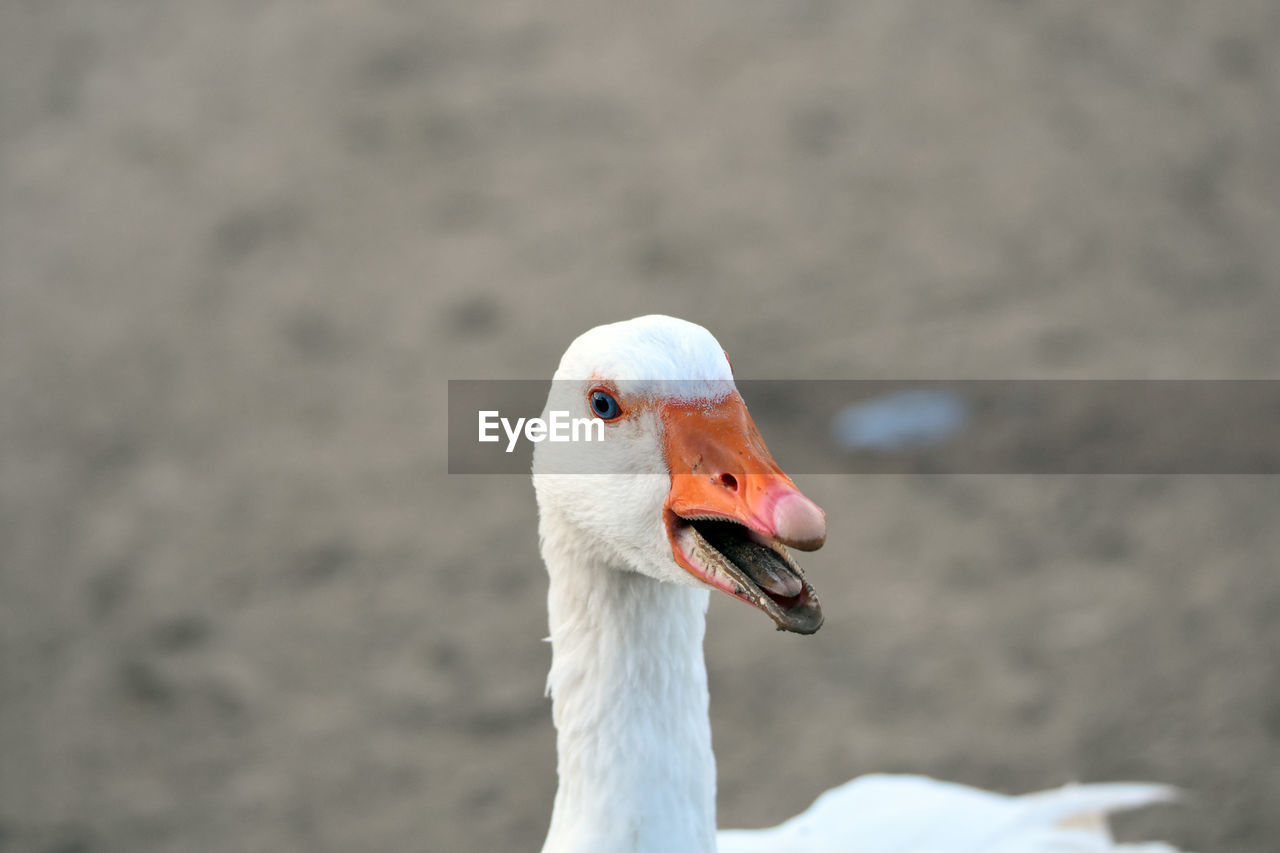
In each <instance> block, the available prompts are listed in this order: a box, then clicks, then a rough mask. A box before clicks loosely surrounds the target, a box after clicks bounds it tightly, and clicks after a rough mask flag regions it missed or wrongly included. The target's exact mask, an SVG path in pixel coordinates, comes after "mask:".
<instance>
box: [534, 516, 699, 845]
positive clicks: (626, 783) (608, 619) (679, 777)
mask: <svg viewBox="0 0 1280 853" xmlns="http://www.w3.org/2000/svg"><path fill="white" fill-rule="evenodd" d="M541 533H542V551H543V558H544V560H546V563H547V569H548V571H549V572H550V576H551V586H550V592H549V594H548V602H547V603H548V615H549V621H550V627H551V643H552V664H551V673H550V675H549V676H548V678H547V691H548V692H549V693H550V694H551V696H552V700H553V713H554V718H555V725H556V747H557V752H558V755H559V765H558V769H559V777H560V784H559V788H558V789H557V791H556V800H555V810H554V812H553V814H552V818H551V829H550V832H549V833H548V835H547V840H546V844H545V846H544V847H543V853H578V851H592V853H622V851H627V853H648V851H654V853H657V851H673V853H712V851H714V850H715V759H714V757H713V756H712V753H711V727H710V723H709V720H708V717H707V671H706V665H705V663H704V661H703V655H702V637H703V632H704V630H705V626H706V607H707V597H708V596H707V592H706V591H705V590H699V589H692V588H686V587H680V586H675V585H673V584H666V583H660V582H658V581H656V580H653V579H651V578H649V577H647V576H645V575H642V574H639V573H637V572H633V571H627V570H620V569H617V568H614V567H611V566H608V565H604V564H603V560H602V559H601V558H600V557H599V556H594V557H593V555H591V554H589V553H587V552H586V551H585V550H583V549H582V548H581V547H580V546H576V545H575V544H574V543H575V539H576V537H574V536H573V535H572V532H571V531H567V530H565V529H564V528H562V527H558V526H557V524H556V523H555V522H554V520H553V519H549V518H547V517H546V516H544V518H543V524H542V530H541Z"/></svg>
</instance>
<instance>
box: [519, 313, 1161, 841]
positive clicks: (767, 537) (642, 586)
mask: <svg viewBox="0 0 1280 853" xmlns="http://www.w3.org/2000/svg"><path fill="white" fill-rule="evenodd" d="M552 411H567V412H569V414H570V416H571V417H575V418H576V417H596V418H599V419H600V420H603V421H605V439H604V440H603V441H600V442H569V443H562V444H553V443H546V442H544V443H541V444H539V445H537V447H536V448H535V453H534V463H533V481H534V488H535V492H536V494H537V499H538V507H539V522H538V525H539V539H540V545H541V551H542V556H543V560H544V562H545V563H546V566H547V571H548V575H549V578H550V586H549V590H548V598H547V607H548V621H549V626H550V633H551V636H550V640H551V644H552V665H551V671H550V674H549V676H548V679H547V691H548V693H549V695H550V696H551V697H552V701H553V718H554V721H555V725H556V746H557V753H558V775H559V785H558V788H557V791H556V797H555V805H554V809H553V813H552V818H551V825H550V829H549V831H548V834H547V838H546V842H545V844H544V847H543V851H544V853H715V851H717V850H718V851H719V853H752V852H753V851H761V853H763V851H769V853H792V852H793V851H794V853H837V851H840V853H844V851H857V852H858V853H1015V851H1017V853H1036V851H1058V853H1095V851H1110V850H1131V851H1139V850H1141V851H1146V853H1167V851H1172V848H1170V847H1167V846H1165V845H1161V844H1155V845H1139V846H1129V847H1125V846H1119V847H1118V846H1116V845H1114V843H1113V842H1112V841H1111V837H1110V835H1109V833H1108V831H1107V826H1106V820H1105V815H1106V814H1107V813H1108V812H1112V811H1118V810H1122V809H1128V808H1134V807H1138V806H1142V805H1146V804H1149V803H1153V802H1158V801H1161V800H1165V799H1169V798H1170V797H1171V795H1172V792H1171V790H1170V789H1168V788H1165V787H1162V786H1158V785H1146V784H1138V783H1117V784H1108V785H1079V786H1068V787H1066V788H1061V789H1056V790H1053V791H1047V792H1042V793H1038V794H1031V795H1027V796H1022V797H1007V796H1004V795H1000V794H993V793H989V792H985V791H979V790H976V789H973V788H967V787H964V786H960V785H952V784H948V783H943V782H937V781H934V780H932V779H926V778H923V777H915V776H883V775H873V776H864V777H860V778H858V779H855V780H853V781H852V782H849V783H846V784H845V785H842V786H840V787H838V788H835V789H832V790H831V791H828V792H827V793H825V794H823V795H822V796H821V797H819V798H818V800H817V801H816V802H815V803H814V804H813V805H812V806H811V807H810V808H809V809H808V810H806V811H805V812H804V813H802V814H801V815H799V816H797V817H795V818H793V819H791V820H789V821H787V822H785V823H783V824H780V825H779V826H777V827H774V828H771V829H764V830H725V831H721V832H719V833H717V831H716V826H715V781H716V772H715V759H714V756H713V754H712V748H711V731H710V723H709V718H708V713H707V712H708V691H707V673H706V665H705V662H704V659H703V652H702V639H703V634H704V629H705V616H706V608H707V604H708V601H709V597H710V594H711V591H712V590H720V591H722V592H725V593H727V594H729V595H732V596H734V597H736V598H739V599H740V600H742V601H744V602H746V603H748V604H750V605H752V606H754V607H756V608H757V609H759V610H761V611H762V612H764V613H765V614H766V615H768V616H769V617H770V618H771V619H772V620H773V621H774V622H775V623H776V625H777V626H778V628H779V629H781V630H789V631H795V632H798V633H812V632H813V631H816V630H818V628H819V627H820V626H821V624H822V618H823V617H822V611H821V607H820V606H819V604H818V600H817V596H816V592H815V591H814V589H813V587H812V585H811V584H810V583H809V581H808V580H807V579H806V578H805V576H804V572H803V570H802V569H801V568H800V567H799V565H797V564H796V562H795V560H794V559H793V558H792V556H791V554H790V552H789V550H788V549H789V548H794V549H799V550H814V549H816V548H819V547H821V546H822V544H823V542H824V540H825V537H826V518H825V515H824V514H823V513H822V510H821V509H819V508H818V507H817V505H816V504H814V503H813V502H812V501H810V500H809V499H808V498H806V497H805V496H804V495H803V494H802V493H801V492H800V490H799V489H798V488H797V487H796V485H795V484H794V483H793V482H792V481H791V479H790V478H788V477H787V475H786V474H785V473H783V472H782V470H781V469H780V468H779V467H778V466H777V464H776V463H775V462H774V461H773V459H772V457H771V456H770V455H769V452H768V449H767V448H766V447H765V445H764V441H763V439H762V438H761V437H760V434H759V432H758V431H757V430H756V429H755V426H754V424H753V423H752V421H751V418H750V415H749V414H748V413H747V410H746V407H745V404H744V403H743V401H742V399H741V397H740V396H739V395H738V393H737V390H736V388H735V387H734V385H733V376H732V371H731V368H730V366H729V362H728V357H727V356H726V355H725V353H724V350H723V349H721V347H720V345H719V343H717V342H716V340H715V338H714V337H713V336H712V335H711V333H710V332H708V331H707V330H706V329H704V328H702V327H701V326H697V325H695V324H693V323H688V322H685V321H683V320H677V319H675V318H672V317H665V316H658V315H652V316H646V317H638V318H636V319H634V320H629V321H626V322H622V323H614V324H610V325H606V326H598V327H596V328H594V329H592V330H590V331H588V332H586V333H584V334H583V335H581V336H580V337H579V338H578V339H577V340H575V341H574V342H573V343H572V344H571V345H570V347H569V349H568V350H567V351H566V352H565V354H564V356H563V357H562V359H561V362H560V366H559V369H558V370H557V371H556V375H555V377H554V381H553V382H552V388H551V391H550V394H549V395H548V400H547V412H544V416H545V415H547V414H548V413H549V412H552Z"/></svg>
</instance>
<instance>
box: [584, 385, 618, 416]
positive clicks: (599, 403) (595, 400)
mask: <svg viewBox="0 0 1280 853" xmlns="http://www.w3.org/2000/svg"><path fill="white" fill-rule="evenodd" d="M587 399H589V400H590V401H591V411H592V412H593V413H595V416H596V417H598V418H599V419H600V420H602V421H612V420H615V419H617V418H618V417H619V416H620V415H621V414H622V407H621V406H619V405H618V401H617V400H615V399H614V398H613V395H612V394H610V393H609V392H608V391H605V390H604V389H603V388H593V389H591V393H590V394H588V395H587Z"/></svg>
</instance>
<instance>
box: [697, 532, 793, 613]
mask: <svg viewBox="0 0 1280 853" xmlns="http://www.w3.org/2000/svg"><path fill="white" fill-rule="evenodd" d="M698 531H699V532H700V533H701V534H702V535H703V537H704V538H705V539H706V540H707V542H708V543H709V544H710V545H711V546H712V547H713V548H715V549H716V550H717V551H719V552H720V553H721V554H724V555H725V556H726V557H727V558H729V560H730V561H732V562H733V564H734V565H735V566H737V567H738V568H740V569H742V571H743V572H745V573H746V575H747V577H749V578H751V580H752V581H753V582H754V583H755V584H756V586H758V587H760V589H762V590H764V592H765V593H767V594H768V595H769V597H770V598H774V599H779V598H781V599H790V598H795V597H796V596H798V595H800V594H801V593H802V592H804V582H803V581H801V580H800V578H799V577H797V576H796V574H795V572H793V571H791V567H790V566H788V565H787V564H786V561H784V560H783V559H782V557H780V556H779V555H778V553H777V552H776V551H774V550H773V549H772V548H769V547H767V546H765V545H762V544H760V543H759V542H756V541H755V540H754V539H749V538H747V537H745V536H743V535H741V534H742V532H743V529H742V527H741V526H740V525H737V524H727V523H720V524H700V525H699V526H698Z"/></svg>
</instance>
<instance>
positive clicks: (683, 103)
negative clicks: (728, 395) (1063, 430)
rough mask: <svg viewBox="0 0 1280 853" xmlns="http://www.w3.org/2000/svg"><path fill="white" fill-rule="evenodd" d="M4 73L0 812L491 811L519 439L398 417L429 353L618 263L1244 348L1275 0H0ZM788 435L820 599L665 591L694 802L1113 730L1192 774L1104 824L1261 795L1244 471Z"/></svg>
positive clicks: (800, 297) (477, 366)
mask: <svg viewBox="0 0 1280 853" xmlns="http://www.w3.org/2000/svg"><path fill="white" fill-rule="evenodd" d="M0 99H2V100H0V146H2V148H0V157H2V159H0V850H3V851H5V853H10V851H24V853H25V851H32V852H33V853H99V851H114V852H117V853H126V852H127V853H158V851H184V853H185V852H186V851H205V852H206V853H256V851H264V852H265V851H272V853H281V851H321V852H322V853H323V851H355V850H380V851H404V853H410V851H450V850H459V851H461V850H536V849H537V848H538V846H539V844H540V843H541V839H542V836H543V833H544V832H545V828H546V823H547V819H548V816H549V813H550V807H551V799H552V795H553V791H554V784H555V775H554V741H553V731H552V728H551V724H550V719H549V707H548V704H547V702H546V700H545V699H544V698H543V696H542V686H543V679H544V674H545V670H546V667H547V664H548V649H547V647H546V645H545V644H544V643H543V642H542V641H541V638H542V637H543V636H544V634H545V614H544V612H543V595H544V593H545V577H544V574H543V570H542V568H541V565H540V562H539V560H538V557H537V554H536V537H535V530H534V523H535V513H534V506H533V495H532V490H531V489H530V487H529V485H528V482H527V479H526V478H522V477H472V478H461V477H449V476H448V475H447V474H446V473H445V465H444V459H445V435H444V432H445V429H444V424H445V412H444V400H445V391H446V382H445V381H446V379H448V378H510V377H524V378H539V377H545V376H549V375H550V373H551V371H552V369H553V367H554V364H555V362H556V360H557V358H558V356H559V353H560V352H561V350H562V349H563V348H564V346H565V344H566V343H567V342H568V341H569V340H570V339H571V338H572V337H573V336H574V335H576V334H577V333H579V332H580V331H582V330H584V329H585V328H588V327H590V326H592V325H595V324H596V323H598V322H603V321H607V320H615V319H620V318H625V317H629V316H633V315H635V314H639V313H647V312H651V311H663V312H668V313H674V314H679V315H681V316H685V317H688V318H690V319H693V320H696V321H699V322H702V323H704V324H705V325H707V326H708V327H710V328H711V329H712V330H713V331H714V332H715V333H716V334H717V335H718V337H719V338H720V340H721V341H722V342H723V343H724V345H725V346H726V347H727V348H728V349H729V351H730V353H731V354H732V357H733V361H734V365H735V367H736V369H737V372H738V374H739V375H740V376H747V377H755V378H890V379H892V378H944V377H959V378H1008V377H1076V378H1173V377H1179V378H1222V377H1272V378H1274V377H1280V346H1277V341H1276V337H1277V328H1278V326H1280V240H1277V236H1280V110H1278V109H1277V105H1278V104H1280V6H1277V5H1276V4H1275V3H1274V2H1273V0H1232V2H1229V3H1222V4H1209V3H1196V2H1191V0H1133V2H1125V3H1108V2H1101V0H1099V2H1079V3H1070V4H1066V3H1060V2H1053V3H1051V2H1048V0H1042V2H1019V3H1013V2H991V0H988V1H987V2H958V3H949V4H936V3H926V2H923V0H915V1H911V2H903V0H859V2H856V3H836V2H832V0H788V2H770V0H734V2H728V0H709V2H692V3H690V2H681V3H675V2H666V0H657V2H652V3H645V4H630V5H626V6H609V5H608V4H600V3H578V2H572V1H571V0H547V2H541V3H524V2H515V1H514V0H494V2H486V3H475V4H469V5H468V4H456V3H455V4H444V3H411V2H404V0H385V2H366V3H339V2H322V3H300V2H269V0H268V2H237V0H224V2H213V0H199V2H196V1H195V0H193V2H187V3H158V2H133V3H125V2H102V0H97V2H89V0H47V2H34V0H13V2H6V3H4V4H2V5H0ZM748 402H750V401H748ZM1170 417H1177V413H1176V412H1171V413H1170ZM1067 440H1068V441H1069V438H1068V439H1067ZM773 449H774V451H775V455H777V456H778V457H779V459H780V460H781V461H782V462H783V463H784V465H785V463H786V460H787V448H786V447H785V446H775V447H774V448H773ZM801 485H802V486H803V487H804V488H805V489H806V491H807V492H808V493H809V494H811V495H812V496H813V497H814V498H815V499H816V500H818V501H819V503H821V504H823V505H824V506H825V507H826V509H827V511H828V514H829V516H830V518H831V519H832V524H833V531H832V535H831V537H830V542H829V544H828V546H827V547H826V548H825V549H824V550H823V551H821V552H819V553H817V554H815V555H812V557H810V558H809V559H807V560H806V563H807V565H808V567H809V569H810V575H811V577H812V578H813V579H814V580H815V582H816V584H817V585H818V588H819V589H820V591H821V594H822V599H823V603H824V605H825V609H826V612H827V625H826V627H824V628H823V630H822V631H821V632H820V633H819V634H818V635H816V636H815V637H812V638H797V637H790V636H782V635H778V634H775V632H774V631H773V630H771V625H770V624H769V623H768V621H767V620H766V619H764V618H763V617H762V616H761V615H760V614H758V613H754V612H752V611H750V610H749V609H748V608H746V607H743V606H741V605H739V604H737V603H735V602H732V601H730V600H728V599H725V600H722V601H721V600H717V601H715V602H714V603H713V606H712V609H711V613H710V617H709V618H710V625H709V633H708V641H707V654H708V661H709V669H710V677H711V685H712V713H713V717H714V720H713V724H714V731H715V736H716V744H717V754H718V759H719V764H720V813H721V823H722V825H765V824H769V823H772V822H776V821H778V820H779V819H782V818H784V817H787V816H789V815H790V814H793V813H794V812H795V811H797V810H798V809H800V808H802V807H803V806H805V805H806V804H807V803H808V802H809V800H810V799H811V798H812V797H813V796H814V795H815V794H817V793H818V792H819V791H821V790H823V789H825V788H826V787H828V786H830V785H833V784H836V783H838V782H840V781H843V780H844V779H846V778H848V777H850V776H853V775H856V774H859V773H863V772H870V771H911V772H923V773H928V774H931V775H935V776H939V777H944V778H949V779H954V780H957V781H963V782H968V783H972V784H976V785H981V786H984V787H991V788H995V789H999V790H1005V791H1022V790H1028V789H1034V788H1037V787H1041V786H1048V785H1054V784H1059V783H1061V782H1064V781H1067V780H1071V779H1082V780H1099V779H1115V778H1134V779H1152V780H1160V781H1165V782H1170V783H1174V784H1177V785H1181V786H1184V787H1185V788H1186V789H1188V791H1189V792H1191V794H1190V799H1189V800H1188V802H1187V803H1186V804H1185V805H1184V806H1181V807H1178V808H1162V809H1158V810H1153V811H1150V812H1148V813H1145V814H1142V815H1139V816H1134V817H1132V818H1129V819H1126V820H1125V821H1123V822H1122V824H1121V831H1122V834H1124V835H1125V836H1127V837H1136V836H1154V837H1161V838H1165V839H1168V840H1171V841H1174V842H1177V843H1179V844H1181V845H1184V846H1187V847H1190V848H1193V849H1197V850H1200V851H1240V853H1272V851H1275V850H1276V849H1280V809H1277V807H1276V805H1277V803H1278V802H1280V677H1278V675H1280V673H1278V668H1280V667H1278V664H1277V660H1280V619H1278V618H1277V614H1278V613H1280V573H1278V572H1277V554H1280V525H1277V524H1276V513H1277V508H1278V507H1280V482H1277V480H1276V479H1275V478H1265V477H1262V478H1257V477H1255V478H1250V477H1184V478H1176V477H1164V478H1161V477H983V476H970V477H894V476H863V477H856V476H808V477H803V478H802V479H801Z"/></svg>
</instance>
